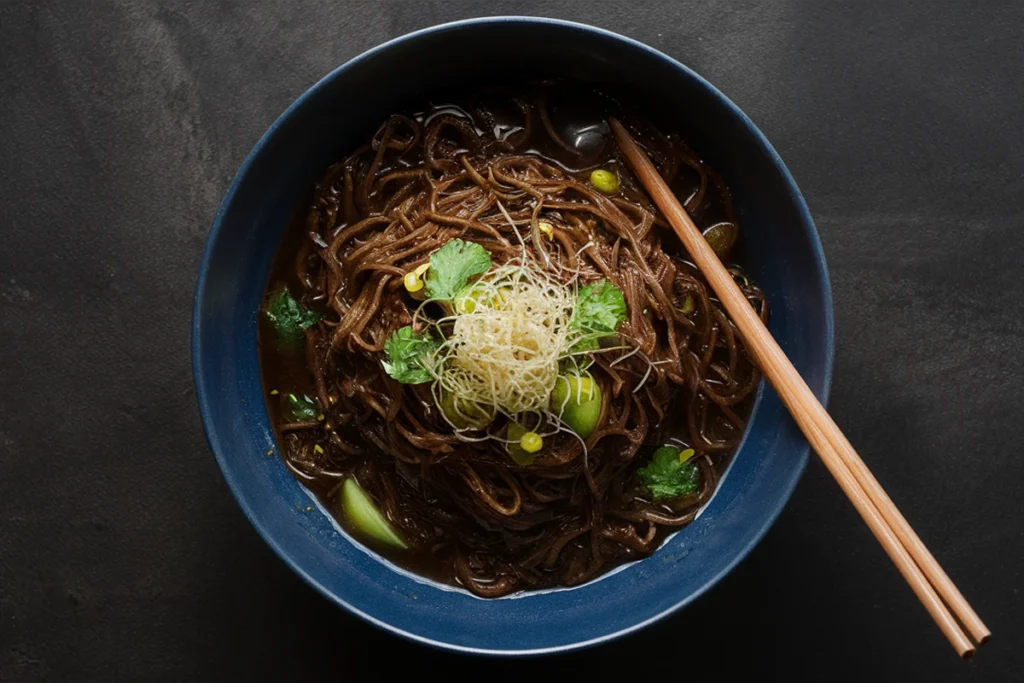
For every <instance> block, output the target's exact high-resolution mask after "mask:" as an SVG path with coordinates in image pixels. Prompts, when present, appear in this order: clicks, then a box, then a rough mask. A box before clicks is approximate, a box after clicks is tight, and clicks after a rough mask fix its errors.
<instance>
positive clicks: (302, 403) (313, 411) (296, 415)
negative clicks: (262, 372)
mask: <svg viewBox="0 0 1024 683" xmlns="http://www.w3.org/2000/svg"><path fill="white" fill-rule="evenodd" d="M285 405H286V407H287V409H288V415H289V417H290V418H291V419H292V420H294V421H295V422H312V421H314V420H316V419H317V416H318V415H319V414H320V410H319V409H318V408H317V405H316V401H314V400H313V399H311V398H310V397H309V396H306V395H305V394H303V395H302V396H296V395H295V394H288V396H286V397H285Z"/></svg>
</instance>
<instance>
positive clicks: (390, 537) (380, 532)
mask: <svg viewBox="0 0 1024 683" xmlns="http://www.w3.org/2000/svg"><path fill="white" fill-rule="evenodd" d="M341 511H342V514H343V515H345V520H346V521H348V523H349V524H350V525H351V527H352V529H354V530H355V531H357V532H359V533H361V534H365V535H366V536H369V537H370V538H372V539H374V540H376V541H380V542H381V543H384V544H386V545H389V546H391V547H392V548H399V549H401V550H407V549H408V548H409V546H408V545H406V543H405V541H404V540H402V537H401V536H399V535H398V532H397V531H395V528H394V527H393V526H391V523H390V522H388V520H387V518H386V517H385V516H384V514H383V513H382V512H381V511H380V510H378V509H377V506H376V505H374V503H373V501H372V500H370V497H369V496H367V495H366V493H365V492H364V491H363V489H361V488H360V487H359V484H358V483H356V480H355V479H346V480H345V483H344V484H342V486H341Z"/></svg>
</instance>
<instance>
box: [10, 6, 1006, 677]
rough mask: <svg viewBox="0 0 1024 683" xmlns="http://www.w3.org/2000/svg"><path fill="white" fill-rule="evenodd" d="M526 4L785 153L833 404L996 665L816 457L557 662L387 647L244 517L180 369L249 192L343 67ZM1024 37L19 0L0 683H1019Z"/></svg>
mask: <svg viewBox="0 0 1024 683" xmlns="http://www.w3.org/2000/svg"><path fill="white" fill-rule="evenodd" d="M512 13H519V14H522V13H526V14H539V15H549V16H558V17H564V18H570V19H575V20H579V21H584V22H588V23H592V24H596V25H598V26H603V27H606V28H609V29H612V30H615V31H619V32H622V33H625V34H627V35H630V36H632V37H635V38H638V39H640V40H642V41H644V42H647V43H649V44H651V45H653V46H654V47H656V48H659V49H661V50H663V51H665V52H667V53H668V54H670V55H673V56H675V57H677V58H679V59H680V60H682V61H683V62H685V63H687V64H688V65H690V66H692V67H693V68H695V69H696V70H697V71H698V72H700V73H701V74H703V75H704V76H706V77H708V78H709V79H710V80H711V81H712V82H714V83H715V84H716V85H718V86H719V87H720V88H721V89H722V90H723V91H724V92H725V93H726V94H727V95H729V96H730V97H732V98H733V99H734V100H735V101H736V102H737V103H738V104H739V105H740V106H741V107H743V108H744V109H745V110H746V111H747V113H748V114H750V116H751V117H752V118H753V119H754V121H755V122H756V123H757V124H758V125H759V126H760V127H761V128H762V130H764V132H765V133H766V134H767V135H768V137H769V138H770V139H771V140H772V141H773V143H774V144H775V146H776V148H777V149H778V150H779V152H780V154H781V155H782V156H783V158H784V159H785V160H786V162H787V163H788V164H789V167H790V169H791V170H792V171H793V173H794V175H795V176H796V178H797V181H798V182H799V183H800V185H801V188H802V189H803V191H804V193H805V195H806V197H807V200H808V203H809V204H810V206H811V210H812V212H813V213H814V215H815V218H816V219H817V222H818V226H819V228H820V231H821V235H822V240H823V242H824V245H825V251H826V253H827V256H828V259H829V263H830V265H831V269H832V277H833V284H834V290H835V304H836V328H837V329H836V332H837V338H838V355H837V366H836V382H835V389H834V391H833V400H832V403H831V409H832V411H833V413H834V415H835V416H836V419H837V421H838V422H839V424H840V425H841V426H843V427H844V428H845V430H846V431H847V434H848V435H849V436H850V438H851V440H852V441H853V443H854V444H855V445H856V446H857V447H858V449H859V450H860V452H861V453H862V455H863V456H864V457H865V459H866V460H867V461H868V463H869V464H870V465H871V467H872V468H873V469H874V470H875V472H876V474H877V476H878V478H879V479H880V480H881V482H882V483H883V484H884V485H885V486H886V487H887V488H888V490H889V492H890V493H891V495H892V497H893V498H894V499H895V500H896V501H897V502H898V503H900V504H901V506H902V508H903V510H904V512H905V514H906V516H907V517H908V518H909V519H910V520H911V522H912V523H913V524H914V525H915V526H916V528H917V529H918V531H919V533H920V535H921V536H922V538H923V539H924V540H925V541H926V542H927V543H928V544H929V545H930V547H931V548H932V550H933V551H934V553H935V555H936V556H937V557H938V558H939V559H940V560H941V561H942V562H943V564H944V565H945V566H946V568H947V570H948V571H949V573H950V574H951V575H952V576H953V578H954V579H956V580H957V581H958V582H959V583H960V585H961V586H962V587H963V589H964V592H965V593H966V595H967V597H968V598H969V599H970V600H971V601H972V602H973V604H974V605H975V606H976V608H977V609H978V611H979V612H980V613H981V615H982V616H983V617H984V618H986V619H987V621H988V622H989V625H990V626H991V627H992V630H993V631H994V632H995V634H996V635H995V638H994V639H993V642H992V643H991V645H989V646H988V647H987V648H986V649H984V650H982V651H981V653H980V654H979V656H978V657H977V659H976V660H975V661H974V662H971V663H961V662H959V661H958V660H957V659H956V658H955V656H954V654H953V653H952V651H951V650H950V648H949V647H948V645H947V644H946V643H945V641H944V639H943V638H942V636H941V635H940V633H939V632H938V630H937V629H936V628H935V627H934V626H933V625H932V624H931V623H930V621H929V619H928V616H927V615H926V613H925V612H924V610H923V609H922V608H921V607H920V605H919V604H917V601H916V600H915V598H914V596H913V594H912V593H911V592H910V591H909V590H908V589H907V587H906V586H905V585H904V583H903V581H902V580H901V579H900V577H899V575H898V574H897V572H896V571H895V569H894V568H893V567H892V566H891V565H890V563H889V561H888V559H887V558H886V557H885V555H884V554H883V552H882V551H881V550H880V548H879V547H878V545H877V544H876V543H875V541H874V540H873V538H872V537H871V535H870V534H869V532H868V531H867V530H866V528H865V527H864V525H863V524H862V523H861V521H860V520H859V519H858V517H857V515H856V513H855V512H854V510H853V508H852V507H851V506H850V504H849V503H848V502H846V501H845V500H844V499H843V497H842V495H841V494H840V493H839V490H838V488H837V487H836V486H835V484H834V483H833V482H832V481H831V480H830V478H829V477H828V475H827V473H826V472H825V470H824V468H823V467H822V466H821V465H820V464H818V463H812V464H811V466H810V467H809V468H808V472H807V474H806V476H805V477H804V480H803V481H802V483H801V484H800V486H799V488H798V489H797V492H796V494H795V495H794V497H793V500H792V502H791V504H790V505H789V507H788V508H787V509H786V511H785V512H784V513H783V514H782V516H781V518H780V519H779V521H778V523H777V524H776V525H775V527H774V529H773V530H772V531H771V532H770V533H769V534H768V536H767V537H766V538H765V540H764V541H763V542H762V543H761V545H760V546H759V547H758V548H757V549H756V550H755V551H754V552H753V553H752V554H751V556H750V557H749V559H747V560H746V561H745V562H744V563H743V564H742V565H741V566H740V567H739V568H738V569H737V570H736V571H735V572H733V573H732V574H731V575H730V576H729V577H728V578H727V579H726V580H724V581H723V582H722V583H721V584H720V585H719V586H718V587H717V588H716V589H714V590H713V591H712V592H711V593H710V594H709V595H707V596H706V597H704V598H703V599H701V600H700V601H699V602H698V603H697V604H695V605H694V606H692V607H691V608H689V609H687V610H685V611H684V612H683V613H682V614H679V615H677V616H675V617H674V618H671V619H668V620H666V621H664V622H662V623H660V624H659V625H657V626H655V627H653V628H651V629H648V630H646V631H644V632H643V633H641V634H639V635H635V636H632V637H629V638H627V639H625V640H622V641H619V642H617V643H614V644H611V645H608V646H605V647H601V648H599V649H595V650H592V651H588V652H584V653H579V654H575V655H571V656H559V657H551V658H546V659H541V660H530V661H518V662H497V661H487V660H480V659H473V658H467V657H462V656H453V655H448V654H445V653H441V652H437V651H433V650H429V649H426V648H423V647H420V646H416V645H412V644H409V643H406V642H404V641H400V640H398V639H396V638H394V637H392V636H389V635H387V634H385V633H383V632H380V631H378V630H376V629H373V628H371V627H369V626H366V625H364V624H363V623H362V622H361V621H359V620H357V619H356V618H354V617H351V616H349V615H347V614H345V613H344V612H342V611H340V610H338V609H335V608H334V607H332V606H331V605H329V604H328V603H327V602H326V601H325V600H323V599H322V598H320V597H319V596H317V595H316V594H315V593H314V592H313V591H312V589H310V588H307V587H306V585H305V584H303V583H302V582H301V581H300V580H299V579H298V578H297V577H296V576H294V575H292V574H291V572H290V571H289V570H288V569H287V568H286V567H285V566H284V565H283V564H282V563H281V562H280V561H279V560H278V559H277V558H276V557H274V556H273V554H272V553H271V551H270V550H269V549H268V548H267V547H266V546H265V545H264V544H263V543H262V542H261V541H260V540H259V538H258V537H257V536H256V534H255V533H254V532H253V530H252V529H251V528H250V527H249V525H248V524H247V522H246V521H245V519H244V518H243V516H242V515H241V513H240V512H239V510H238V509H237V508H236V506H235V504H234V502H233V500H232V499H231V497H230V495H229V494H228V492H227V490H226V488H225V486H224V484H223V482H222V481H221V478H220V475H219V473H218V472H217V469H216V466H215V465H214V462H213V459H212V458H211V457H210V455H209V453H208V451H207V448H206V443H205V440H204V438H203V434H202V430H201V428H200V425H199V420H198V417H197V414H196V408H195V398H194V395H193V389H192V378H191V371H190V362H189V322H190V321H189V318H190V306H191V298H192V290H193V284H194V276H195V271H196V267H197V264H198V261H199V256H200V252H201V249H202V246H203V241H204V239H205V236H206V233H207V230H208V227H209V224H210V221H211V219H212V217H213V214H214V212H215V210H216V207H217V204H218V203H219V201H220V198H221V196H222V194H223V193H224V191H225V190H226V188H227V186H228V184H229V182H230V180H231V178H232V176H233V174H234V172H235V170H236V169H237V168H238V166H239V165H240V163H241V161H242V159H243V157H244V156H245V154H246V153H247V152H248V150H249V149H250V147H251V146H252V145H253V143H255V142H256V140H257V139H258V138H259V136H260V135H261V134H262V133H263V131H264V130H265V129H266V127H267V126H268V125H269V124H270V123H271V122H272V121H273V120H274V119H275V118H276V117H277V116H278V114H279V113H280V112H281V111H282V110H283V109H284V108H285V107H286V106H287V105H288V104H289V103H290V102H291V101H292V100H293V99H294V98H295V97H296V96H298V95H299V94H300V93H301V92H302V91H303V90H304V89H305V88H307V87H308V86H309V85H310V84H312V83H313V82H314V81H315V80H316V79H318V78H319V77H320V76H322V75H323V74H325V73H326V72H327V71H328V70H330V69H331V68H332V67H334V66H336V65H338V64H340V63H341V62H344V61H345V60H347V59H349V58H350V57H353V56H355V55H356V54H358V53H360V52H361V51H363V50H365V49H366V48H369V47H371V46H373V45H376V44H378V43H380V42H382V41H384V40H386V39H388V38H391V37H393V36H396V35H398V34H401V33H404V32H407V31H409V30H412V29H415V28H419V27H423V26H427V25H430V24H435V23H439V22H442V21H447V20H451V19H456V18H462V17H470V16H476V15H481V14H512ZM1022 27H1024V5H1021V4H1019V3H1015V2H1004V3H994V2H993V3H985V4H984V6H983V7H982V6H977V5H973V4H972V3H957V4H954V3H941V2H901V3H888V2H883V1H881V0H878V1H876V2H871V3H845V4H844V3H831V2H830V3H818V2H812V1H810V0H809V1H808V2H772V3H763V4H758V6H756V7H755V6H753V5H748V4H747V3H742V4H741V3H736V4H731V3H719V2H673V1H671V0H665V1H663V2H657V3H644V4H641V3H634V2H628V3H627V2H620V3H600V2H592V1H591V2H546V3H536V4H533V3H526V2H475V3H474V2H454V1H449V2H438V3H418V4H413V3H400V2H369V3H365V4H353V3H342V2H320V3H298V2H287V3H271V2H259V3H255V2H243V1H241V0H240V1H238V2H228V1H221V2H166V3H157V2H143V1H141V0H140V1H132V0H124V1H123V2H114V1H107V0H103V1H100V0H90V1H89V2H72V1H70V0H68V1H67V2H46V1H36V0H28V1H25V2H17V1H14V2H12V1H10V0H0V178H2V182H0V240H2V241H0V245H2V247H0V326H2V332H0V348H2V350H3V362H2V364H0V388H2V391H0V680H4V681H42V680H95V681H114V680H147V681H183V680H201V679H209V680H306V679H312V678H314V677H320V676H323V677H330V678H333V679H340V680H365V679H368V678H369V677H370V676H374V675H380V674H390V673H395V674H405V675H407V676H409V677H414V676H420V675H422V672H424V671H435V672H438V673H440V674H441V675H444V676H448V677H451V678H453V679H456V680H458V679H462V678H469V677H470V676H472V677H473V678H474V679H475V680H483V681H487V680H524V679H525V680H530V679H532V678H536V677H541V676H545V675H546V674H553V675H558V677H559V678H560V679H561V680H601V679H602V678H604V676H606V675H608V674H609V673H610V672H611V671H612V670H613V669H616V668H620V669H621V670H622V671H623V672H624V674H623V675H625V676H629V678H630V679H631V680H636V679H638V678H642V679H643V680H668V679H669V678H670V677H671V678H673V679H677V680H695V679H698V678H702V677H700V676H698V675H697V674H698V673H701V672H703V673H707V674H709V675H714V676H715V677H716V678H720V679H721V680H734V679H735V680H775V679H777V680H787V681H795V680H808V681H816V680H832V681H862V680H928V681H939V680H941V681H1009V680H1020V679H1021V677H1022V675H1024V674H1022V672H1024V638H1022V621H1024V620H1022V617H1021V614H1022V606H1024V605H1022V601H1021V595H1020V589H1021V581H1022V569H1021V567H1022V564H1024V552H1022V548H1024V544H1022V540H1024V539H1022V536H1024V496H1022V495H1021V494H1020V490H1019V489H1020V485H1021V482H1022V479H1024V460H1022V447H1021V444H1022V442H1024V419H1021V409H1020V390H1021V388H1022V387H1024V360H1022V357H1024V356H1022V354H1024V323H1022V315H1024V284H1022V282H1024V280H1022V276H1021V263H1022V262H1024V236H1022V230H1024V208H1022V201H1021V199H1022V197H1024V124H1022V122H1024V31H1022ZM524 49H527V48H525V47H524ZM531 49H537V48H531ZM243 677H244V678H243ZM409 680H412V679H411V678H410V679H409Z"/></svg>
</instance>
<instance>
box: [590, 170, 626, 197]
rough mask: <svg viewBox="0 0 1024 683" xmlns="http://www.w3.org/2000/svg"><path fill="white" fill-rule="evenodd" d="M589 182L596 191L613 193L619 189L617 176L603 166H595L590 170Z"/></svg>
mask: <svg viewBox="0 0 1024 683" xmlns="http://www.w3.org/2000/svg"><path fill="white" fill-rule="evenodd" d="M590 184H591V185H593V186H594V187H595V188H596V189H597V191H598V192H603V193H604V194H615V193H616V192H618V190H619V177H618V176H617V175H615V174H614V173H612V172H611V171H606V170H605V169H603V168H597V169H594V170H593V171H591V172H590Z"/></svg>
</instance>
